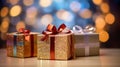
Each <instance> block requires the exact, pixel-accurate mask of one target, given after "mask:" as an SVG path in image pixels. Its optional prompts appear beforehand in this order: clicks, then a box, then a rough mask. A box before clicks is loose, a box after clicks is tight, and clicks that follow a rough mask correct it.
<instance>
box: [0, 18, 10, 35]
mask: <svg viewBox="0 0 120 67" xmlns="http://www.w3.org/2000/svg"><path fill="white" fill-rule="evenodd" d="M8 27H9V19H8V18H4V19H3V21H2V23H1V28H0V29H1V32H2V33H6V32H7V31H8Z"/></svg>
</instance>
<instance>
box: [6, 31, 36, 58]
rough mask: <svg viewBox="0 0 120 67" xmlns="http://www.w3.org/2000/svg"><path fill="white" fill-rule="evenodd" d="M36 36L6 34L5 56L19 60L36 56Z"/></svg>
mask: <svg viewBox="0 0 120 67" xmlns="http://www.w3.org/2000/svg"><path fill="white" fill-rule="evenodd" d="M37 34H38V33H35V32H31V33H29V34H27V35H26V34H23V33H18V32H14V33H8V34H7V56H11V57H20V58H24V57H34V56H37Z"/></svg>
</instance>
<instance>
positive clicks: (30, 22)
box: [25, 17, 36, 26]
mask: <svg viewBox="0 0 120 67" xmlns="http://www.w3.org/2000/svg"><path fill="white" fill-rule="evenodd" d="M35 22H36V18H28V17H26V18H25V23H26V24H27V25H32V26H33V25H34V24H35Z"/></svg>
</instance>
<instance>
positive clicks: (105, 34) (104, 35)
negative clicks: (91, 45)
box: [99, 30, 109, 42]
mask: <svg viewBox="0 0 120 67" xmlns="http://www.w3.org/2000/svg"><path fill="white" fill-rule="evenodd" d="M108 39H109V34H108V32H106V31H104V30H103V31H100V32H99V40H100V41H101V42H106V41H108Z"/></svg>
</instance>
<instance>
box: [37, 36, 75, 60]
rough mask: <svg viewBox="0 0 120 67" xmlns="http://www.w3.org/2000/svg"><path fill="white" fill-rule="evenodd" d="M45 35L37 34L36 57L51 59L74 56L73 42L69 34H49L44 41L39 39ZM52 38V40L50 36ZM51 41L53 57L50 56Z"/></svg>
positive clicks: (64, 58)
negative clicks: (52, 43) (52, 42)
mask: <svg viewBox="0 0 120 67" xmlns="http://www.w3.org/2000/svg"><path fill="white" fill-rule="evenodd" d="M44 36H45V35H43V34H40V35H38V38H37V39H38V41H37V43H38V46H37V48H38V49H37V51H38V53H37V58H38V59H52V60H55V59H57V60H68V59H70V58H75V54H74V42H73V36H72V35H71V34H57V35H49V37H48V38H47V39H46V40H45V41H41V38H43V37H44ZM52 37H53V38H54V40H52V39H51V38H52ZM51 41H54V48H53V49H54V58H51V55H52V52H51V48H52V47H51Z"/></svg>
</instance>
